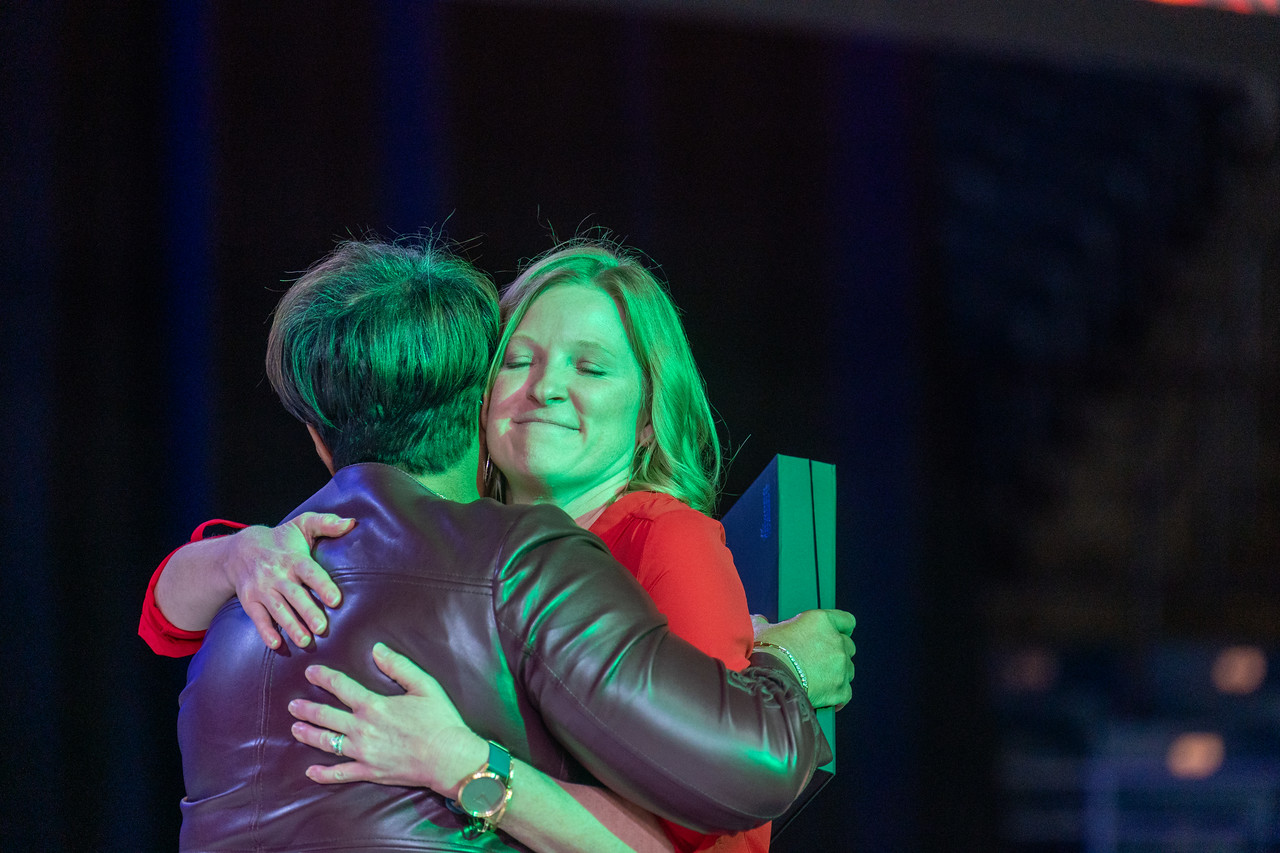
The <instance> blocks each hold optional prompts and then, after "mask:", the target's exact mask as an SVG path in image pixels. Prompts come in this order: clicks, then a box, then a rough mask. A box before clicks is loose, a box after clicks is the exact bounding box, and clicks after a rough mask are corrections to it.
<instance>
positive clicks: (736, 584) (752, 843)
mask: <svg viewBox="0 0 1280 853" xmlns="http://www.w3.org/2000/svg"><path fill="white" fill-rule="evenodd" d="M637 544H641V547H639V548H636V549H630V550H632V553H630V554H626V555H622V556H618V555H615V556H618V559H619V562H622V563H624V564H626V565H627V568H629V569H631V571H632V573H633V574H634V575H635V576H636V579H637V580H639V581H640V584H641V585H642V586H643V587H644V588H645V590H646V591H647V592H648V593H649V595H650V597H651V598H653V601H654V604H656V605H657V606H658V610H660V611H661V612H662V613H663V615H665V616H666V617H667V622H668V624H669V625H670V626H671V630H672V632H673V633H674V634H675V635H676V636H678V637H681V638H683V639H685V640H688V641H689V642H690V643H692V644H693V645H695V646H697V647H698V649H699V650H701V651H702V652H704V653H705V654H708V655H710V656H712V657H714V658H717V659H719V660H721V661H723V662H724V663H725V665H726V666H728V667H729V668H730V669H735V670H741V669H745V668H746V666H747V658H748V657H749V656H750V654H751V643H752V641H753V640H754V639H755V635H754V633H753V631H752V627H751V615H750V612H749V611H748V609H747V596H746V593H745V592H744V591H743V589H742V580H741V578H739V576H738V570H737V567H735V566H734V564H733V555H732V554H731V553H730V552H729V549H728V548H727V547H725V544H724V528H723V527H722V526H721V525H720V522H718V521H716V520H715V519H712V518H710V517H708V516H706V515H703V514H702V513H700V512H698V511H696V510H693V509H689V508H682V509H678V510H674V511H671V512H666V513H662V514H661V515H658V516H656V517H655V518H654V519H653V520H652V522H651V523H650V528H649V531H648V533H647V535H645V536H644V537H643V538H642V539H641V540H640V542H639V543H637ZM628 558H630V559H628ZM659 822H660V823H661V824H662V827H663V830H664V831H665V832H666V834H667V837H668V838H670V839H671V842H672V844H674V845H675V848H676V850H678V851H680V853H693V851H713V850H714V851H726V853H728V851H733V853H745V851H765V850H768V849H769V838H770V835H771V834H772V827H771V826H770V824H765V825H764V826H760V827H757V828H755V829H752V830H749V831H747V832H739V833H734V834H733V835H725V836H717V835H703V834H702V833H699V832H696V831H694V830H692V829H689V828H688V827H684V826H681V825H679V824H676V823H672V822H671V821H668V820H662V819H659Z"/></svg>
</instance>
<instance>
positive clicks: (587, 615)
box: [178, 464, 826, 851]
mask: <svg viewBox="0 0 1280 853" xmlns="http://www.w3.org/2000/svg"><path fill="white" fill-rule="evenodd" d="M303 510H318V511H328V512H336V513H340V514H342V515H345V516H350V517H354V518H356V519H358V524H357V526H356V528H355V529H354V530H353V531H352V532H351V533H348V534H347V535H346V536H343V537H342V538H340V539H334V540H326V541H324V542H322V543H321V544H320V545H319V546H318V547H317V549H316V555H317V559H318V560H319V562H320V563H321V564H322V565H324V566H325V568H326V569H327V570H328V571H329V572H330V573H331V575H332V577H333V579H334V580H335V581H336V582H337V583H338V585H339V587H341V589H342V593H343V600H342V604H341V605H339V606H338V607H337V608H336V609H334V610H333V611H332V612H330V613H329V620H330V629H329V633H328V635H326V636H323V637H320V638H318V639H317V641H316V642H314V643H312V644H311V646H309V647H307V648H305V649H301V650H300V649H298V648H297V647H294V646H292V645H289V644H286V646H285V647H284V648H282V649H280V650H275V651H272V650H269V649H267V648H265V647H264V646H263V644H262V642H261V640H260V639H259V638H258V635H257V632H256V631H255V630H254V628H253V625H252V624H251V622H250V621H249V619H248V617H247V616H246V615H245V613H244V611H243V610H242V609H241V608H240V606H239V605H238V604H237V603H236V602H231V603H229V604H227V605H226V606H224V607H223V608H222V610H221V611H220V612H219V613H218V615H217V617H216V618H215V619H214V621H213V624H212V626H211V627H210V628H209V632H208V635H207V636H206V638H205V642H204V646H203V648H202V649H201V650H200V652H199V653H198V654H197V655H196V656H195V658H194V659H193V660H192V662H191V668H190V671H189V674H188V680H187V687H186V689H185V690H184V691H183V693H182V699H181V711H180V713H179V717H178V737H179V741H180V744H181V747H182V764H183V773H184V775H185V779H186V789H187V796H186V798H185V799H184V800H183V803H182V813H183V821H182V836H181V847H182V849H183V850H224V851H225V850H254V851H284V850H290V851H296V850H307V849H311V850H326V851H333V850H357V849H358V850H374V849H377V850H476V849H517V850H520V849H524V848H523V847H522V846H521V845H519V844H518V843H516V842H515V841H513V840H511V839H510V838H508V837H506V836H501V835H499V836H494V835H492V834H490V835H489V836H488V837H487V838H482V839H481V840H478V841H465V840H463V839H462V836H461V827H462V824H461V822H460V821H459V819H458V817H457V816H456V815H455V814H453V813H452V812H450V811H449V810H448V809H447V808H446V807H445V804H444V800H443V798H442V797H440V796H438V795H436V794H434V793H432V792H430V791H427V790H423V789H410V788H398V787H390V786H383V785H374V784H365V783H355V784H348V785H319V784H316V783H313V782H311V781H310V780H309V779H307V778H306V776H305V775H304V772H303V771H304V770H305V768H306V767H307V766H308V765H310V764H314V763H322V762H325V761H330V762H336V761H338V760H339V759H337V758H335V757H333V756H330V755H328V754H326V753H321V752H319V751H317V750H314V749H311V748H310V747H307V746H303V745H301V744H299V743H297V742H296V741H294V739H293V737H292V736H291V735H290V733H289V727H290V725H291V723H292V722H293V717H292V716H290V714H289V711H288V708H287V705H288V702H289V700H290V699H293V698H295V697H306V698H311V699H315V700H317V701H328V702H332V701H333V700H332V697H330V696H329V695H328V694H326V693H324V692H322V691H320V690H319V689H318V688H316V687H313V686H312V685H311V684H309V683H308V682H307V681H306V679H305V678H304V676H303V669H304V667H305V666H307V665H308V664H312V663H325V664H328V665H329V666H333V667H336V668H338V669H340V670H343V671H345V672H347V673H349V674H350V675H352V676H353V677H354V678H355V679H357V680H358V681H360V682H361V683H363V684H364V685H365V686H367V687H369V688H371V689H373V690H377V691H379V692H383V693H398V692H401V691H400V688H399V687H398V686H397V685H395V684H394V682H392V681H391V680H390V679H388V678H387V677H386V676H384V675H383V674H382V673H381V672H380V671H379V670H378V669H377V667H376V666H375V665H374V663H373V660H372V655H371V649H372V647H373V644H374V643H375V642H377V641H383V642H385V643H387V645H389V646H390V647H391V648H393V649H396V650H397V651H400V652H403V653H405V654H406V655H408V656H409V657H410V658H412V659H413V660H415V661H417V662H418V663H420V664H421V665H422V666H423V668H424V669H426V670H427V671H428V672H430V673H431V674H432V675H434V676H435V677H436V678H437V679H439V681H440V683H441V684H442V685H443V686H444V688H445V690H446V691H447V692H448V694H449V696H450V697H451V698H452V699H453V701H454V702H455V703H457V705H458V708H459V710H460V711H461V713H462V717H463V719H465V720H466V721H467V722H468V723H469V724H470V725H471V727H472V728H473V729H474V730H475V731H476V732H477V733H479V734H480V735H482V736H484V737H486V738H491V739H493V740H496V741H498V742H499V743H501V744H503V745H504V746H506V747H507V748H508V749H509V750H510V751H511V753H512V754H513V755H515V756H517V757H519V758H522V759H524V760H525V761H528V762H529V763H531V764H533V765H535V766H536V767H538V768H540V769H541V770H543V771H545V772H546V773H548V774H550V775H552V776H554V777H556V778H560V779H565V780H571V781H586V782H591V781H593V777H594V779H597V780H599V781H600V782H603V783H604V784H606V785H608V786H609V787H611V788H613V789H614V790H615V791H617V792H619V793H620V794H622V795H623V796H625V797H627V798H628V799H630V800H632V801H633V802H636V803H639V804H640V805H641V806H643V807H645V808H647V809H649V810H651V811H653V812H655V813H657V814H660V815H663V816H665V817H668V818H671V819H673V820H675V821H677V822H680V823H685V824H688V825H690V826H692V827H695V828H697V829H699V830H703V831H709V832H714V831H731V830H738V829H743V828H747V827H750V826H754V825H756V824H759V823H761V822H763V821H765V820H768V819H770V818H773V817H775V816H777V815H778V814H780V813H781V812H782V811H783V810H784V809H785V808H786V807H787V805H788V804H789V803H790V802H791V800H792V799H793V798H794V797H795V796H796V795H798V794H799V793H800V791H802V790H803V788H804V786H805V783H806V782H807V780H808V779H809V776H810V775H811V773H812V772H813V769H814V768H815V767H816V766H817V765H818V764H820V763H821V762H822V761H824V760H826V755H825V754H823V753H826V742H825V741H824V740H823V739H822V734H821V730H820V729H819V728H818V725H817V723H816V722H815V717H814V714H813V709H812V707H811V706H810V705H809V703H808V700H807V699H806V698H805V696H804V694H803V692H802V691H801V690H800V688H799V686H798V685H797V684H796V682H795V681H794V679H792V677H791V675H790V673H789V672H787V671H786V670H785V669H784V668H782V667H781V666H779V665H776V664H774V663H773V658H770V657H768V656H766V655H760V656H757V658H754V659H753V661H752V663H753V666H752V667H751V668H749V669H747V670H746V671H745V672H742V673H735V672H730V671H726V670H725V667H724V665H723V664H721V663H720V662H718V661H716V660H713V659H712V658H709V657H706V656H705V655H703V654H701V653H700V652H698V651H697V650H695V649H694V648H693V647H692V646H690V645H688V644H687V643H685V642H684V641H683V640H680V639H679V638H677V637H675V636H673V635H672V634H671V633H670V632H669V631H668V630H667V626H666V620H665V618H664V617H662V616H661V615H660V614H659V613H658V612H657V610H656V609H655V608H654V606H653V603H652V601H650V599H649V597H648V596H647V595H646V594H645V593H644V591H643V590H642V589H641V588H640V586H639V585H638V584H637V583H636V582H635V580H634V579H633V578H632V577H631V576H630V575H629V574H628V573H627V572H626V571H625V570H624V569H622V568H621V567H620V566H618V564H617V563H615V562H614V561H613V560H612V559H611V558H610V557H609V555H608V552H607V551H606V550H605V549H604V546H603V545H602V544H601V543H600V541H599V539H597V538H596V537H595V536H593V535H592V534H590V533H587V532H585V531H583V530H582V529H580V528H579V527H577V526H576V525H575V524H573V522H572V521H571V520H570V519H569V518H568V516H566V515H565V514H564V513H563V512H561V511H560V510H558V509H556V508H554V507H549V506H540V507H509V506H503V505H501V504H498V503H495V502H493V501H490V500H481V501H477V502H475V503H470V504H457V503H451V502H448V501H444V500H440V499H438V498H436V497H435V496H433V495H432V494H430V493H429V492H428V491H426V490H425V489H423V488H422V487H421V486H420V485H419V484H418V483H417V482H416V481H414V480H413V479H412V478H411V477H409V476H408V475H406V474H404V473H403V472H401V471H400V470H398V469H396V468H392V467H389V466H386V465H377V464H362V465H353V466H349V467H347V468H343V469H342V470H340V471H339V472H338V473H337V475H336V476H335V477H334V478H333V479H332V480H331V481H330V482H329V483H328V485H326V486H325V487H324V488H323V489H321V490H320V491H319V492H317V493H316V494H315V495H314V496H312V498H311V499H310V500H308V501H307V502H306V503H304V504H303V505H302V506H301V507H299V508H298V510H297V512H301V511H303ZM513 787H514V796H516V797H519V796H520V788H519V777H518V776H517V777H516V779H515V780H514V785H513Z"/></svg>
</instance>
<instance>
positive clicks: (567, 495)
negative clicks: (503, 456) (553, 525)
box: [508, 471, 630, 527]
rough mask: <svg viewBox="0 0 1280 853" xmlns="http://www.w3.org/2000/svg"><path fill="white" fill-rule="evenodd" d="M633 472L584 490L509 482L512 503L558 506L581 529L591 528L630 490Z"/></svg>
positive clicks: (624, 473) (626, 472)
mask: <svg viewBox="0 0 1280 853" xmlns="http://www.w3.org/2000/svg"><path fill="white" fill-rule="evenodd" d="M629 481H630V471H622V472H620V473H619V474H617V475H615V476H613V477H610V478H609V479H607V480H605V481H604V482H601V483H595V484H593V485H591V486H586V487H581V488H566V489H551V488H550V487H548V486H546V485H545V484H543V485H541V486H539V485H536V484H535V485H532V486H526V487H524V488H521V487H519V486H517V485H516V484H514V483H509V484H508V485H509V486H510V493H511V503H513V504H543V503H549V504H555V505H556V506H558V507H560V508H561V509H562V510H564V511H565V512H566V513H568V514H569V516H570V517H571V518H572V519H573V520H574V521H576V522H577V523H578V525H579V526H581V527H590V526H591V525H592V524H593V523H594V522H595V520H596V519H597V518H599V517H600V513H602V512H604V511H605V509H606V508H607V507H608V506H609V504H611V503H613V502H614V501H616V500H617V499H618V496H619V495H621V494H622V492H623V491H624V490H625V489H626V488H627V483H628V482H629Z"/></svg>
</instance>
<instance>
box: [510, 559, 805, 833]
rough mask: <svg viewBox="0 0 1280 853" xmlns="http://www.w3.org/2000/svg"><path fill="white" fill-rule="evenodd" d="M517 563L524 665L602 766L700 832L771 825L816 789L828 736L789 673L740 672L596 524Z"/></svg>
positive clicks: (633, 797) (564, 724) (615, 780)
mask: <svg viewBox="0 0 1280 853" xmlns="http://www.w3.org/2000/svg"><path fill="white" fill-rule="evenodd" d="M535 552H536V553H535ZM521 563H527V564H528V565H529V566H531V567H532V568H531V569H530V570H523V571H522V570H521V569H520V568H519V566H520V565H521ZM511 565H513V566H514V567H515V572H514V574H513V575H512V576H511V577H510V578H509V581H510V582H509V584H508V585H507V589H509V590H510V593H511V594H510V596H509V598H508V599H507V600H506V601H505V602H502V603H501V604H500V609H499V612H498V620H499V626H500V629H501V630H503V631H504V632H505V633H506V639H505V640H504V641H505V642H511V643H515V644H519V645H520V647H521V648H523V649H526V650H527V651H528V653H527V654H524V655H522V656H521V658H520V659H521V660H523V662H524V663H523V667H524V671H523V672H522V673H521V675H522V678H523V680H524V682H525V684H526V686H527V687H528V688H529V690H530V692H531V695H532V696H533V697H534V701H535V704H536V705H537V706H538V708H539V710H540V712H541V714H542V717H543V719H544V720H546V722H547V724H548V726H549V727H550V728H551V729H552V731H553V733H554V734H555V736H556V737H557V739H558V740H560V742H561V743H563V744H564V745H565V746H566V747H567V748H568V749H569V750H570V752H572V753H573V754H574V755H575V757H576V758H577V759H578V760H579V761H581V762H582V763H583V764H584V766H586V767H587V769H588V770H590V771H591V772H592V773H593V774H594V775H595V776H596V777H597V778H598V779H600V780H601V781H602V782H604V783H605V784H606V785H608V786H609V787H610V788H612V789H613V790H615V791H617V792H618V793H620V794H621V795H622V796H624V797H625V798H626V799H628V800H630V801H631V802H634V803H636V804H638V805H640V806H642V807H643V808H645V809H647V810H649V811H652V812H655V813H657V814H660V815H662V816H663V817H666V818H669V819H671V820H674V821H676V822H678V823H681V824H683V825H686V826H689V827H691V828H693V829H696V830H698V831H701V832H734V831H738V830H741V829H747V828H750V827H753V826H756V825H759V824H760V823H763V822H764V821H767V820H770V819H772V818H774V817H776V816H777V815H779V814H781V813H782V812H783V811H785V810H786V808H787V807H788V806H789V805H790V803H791V802H792V800H794V799H795V797H796V796H798V795H799V794H800V792H801V791H803V789H804V786H805V784H806V783H807V782H808V780H809V777H810V776H811V775H812V773H813V770H814V768H815V767H817V766H818V764H819V757H820V752H821V747H822V745H823V744H825V741H824V740H823V739H822V734H821V730H820V728H819V727H818V724H817V719H816V716H815V714H814V711H813V707H812V706H811V705H810V704H809V702H808V700H807V699H806V698H805V696H804V694H803V692H802V691H801V690H800V689H799V685H798V684H797V683H796V682H795V681H794V680H793V679H792V678H790V676H785V675H780V674H778V673H777V672H773V671H768V670H765V669H762V668H757V667H753V668H751V669H748V670H747V671H745V672H742V673H735V672H730V671H728V670H727V669H726V668H725V666H724V665H723V664H722V663H720V662H719V661H716V660H713V659H712V658H709V657H707V656H706V655H704V654H702V653H701V652H699V651H698V650H697V649H695V648H693V647H692V646H691V645H689V644H688V643H686V642H684V641H683V640H680V639H679V638H678V637H675V636H674V635H672V634H671V632H670V631H669V630H668V628H667V626H666V624H665V620H664V619H663V617H662V616H661V615H660V614H659V613H658V612H657V610H656V609H655V608H654V606H653V603H652V602H651V601H650V600H649V599H648V597H647V596H646V595H645V593H644V591H643V590H642V589H641V588H640V587H639V585H638V584H636V582H635V580H634V579H633V578H632V577H631V576H630V575H629V574H628V573H627V572H626V571H625V570H624V569H622V568H621V567H620V566H618V565H617V564H616V563H615V562H614V561H613V560H612V559H611V558H609V557H608V556H607V554H605V553H604V552H603V551H602V550H601V549H599V547H598V546H595V547H593V546H592V540H588V539H587V538H586V537H582V538H575V537H563V536H562V537H560V538H557V539H555V540H553V541H548V542H543V543H541V544H538V545H537V546H536V547H534V548H531V549H530V553H529V554H528V555H524V556H523V558H522V559H517V560H514V561H513V562H512V564H511ZM534 569H536V570H534ZM637 697H643V701H638V700H637Z"/></svg>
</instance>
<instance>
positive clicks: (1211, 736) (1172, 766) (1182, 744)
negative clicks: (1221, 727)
mask: <svg viewBox="0 0 1280 853" xmlns="http://www.w3.org/2000/svg"><path fill="white" fill-rule="evenodd" d="M1225 756H1226V745H1225V744H1224V743H1223V742H1222V735H1220V734H1218V733H1217V732H1185V733H1184V734H1180V735H1178V736H1177V737H1176V738H1174V739H1173V743H1171V744H1169V752H1168V754H1167V755H1166V756H1165V761H1164V763H1165V767H1167V768H1168V769H1169V772H1170V773H1171V774H1172V775H1173V776H1175V777H1177V778H1179V779H1206V778H1208V777H1210V776H1212V775H1213V774H1214V773H1217V772H1218V768H1220V767H1222V760H1223V758H1224V757H1225Z"/></svg>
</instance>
